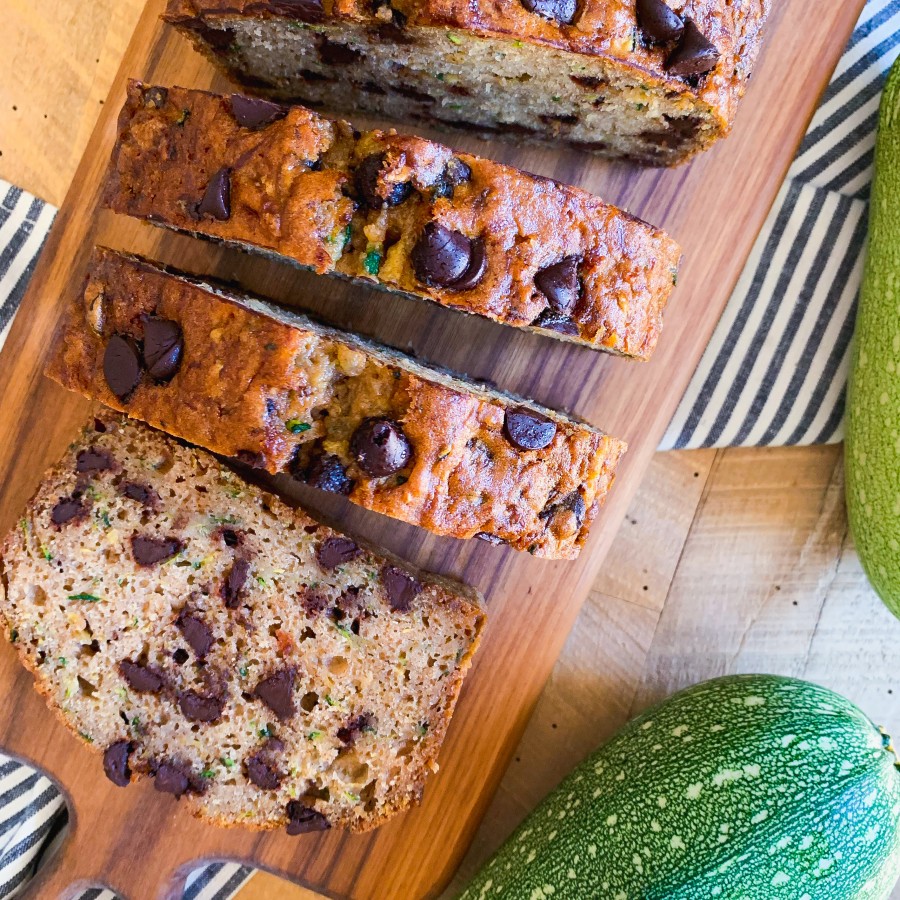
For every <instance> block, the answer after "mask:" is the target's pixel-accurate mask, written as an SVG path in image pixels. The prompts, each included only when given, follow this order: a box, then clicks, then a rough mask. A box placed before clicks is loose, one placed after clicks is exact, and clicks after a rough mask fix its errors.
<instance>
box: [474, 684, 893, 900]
mask: <svg viewBox="0 0 900 900" xmlns="http://www.w3.org/2000/svg"><path fill="white" fill-rule="evenodd" d="M898 821H900V770H898V768H897V759H896V756H895V755H894V753H893V750H892V748H891V746H890V741H889V739H888V737H887V736H886V735H885V734H884V733H883V732H882V731H881V730H880V729H878V728H876V727H875V726H874V725H873V724H872V723H871V722H870V721H869V720H868V719H867V718H866V716H865V715H863V713H862V712H860V710H859V709H857V707H855V706H854V705H853V704H851V703H850V702H849V701H847V700H845V699H844V698H843V697H840V696H839V695H837V694H835V693H833V692H831V691H828V690H826V689H825V688H821V687H817V686H815V685H812V684H808V683H806V682H802V681H797V680H794V679H790V678H779V677H775V676H765V675H746V676H731V677H728V678H720V679H716V680H714V681H709V682H706V683H704V684H700V685H697V686H695V687H692V688H689V689H688V690H686V691H682V692H681V693H679V694H676V695H675V696H674V697H672V698H670V699H669V700H667V701H666V702H664V703H662V704H660V705H659V706H657V707H655V708H653V709H651V710H649V711H648V712H646V713H645V714H644V715H642V716H640V717H639V718H637V719H635V720H634V721H632V722H631V723H629V724H628V725H627V726H626V727H625V728H624V729H623V730H622V731H620V732H619V733H618V735H616V736H615V737H614V738H613V739H612V740H611V741H610V742H609V743H608V744H606V745H605V746H604V747H602V748H601V749H600V750H598V751H597V752H596V753H595V754H594V755H593V756H592V757H590V758H589V759H588V760H587V761H586V762H584V763H583V764H582V765H581V766H580V767H579V768H578V769H576V770H575V772H573V773H572V774H571V775H570V776H569V777H568V778H567V779H566V780H565V781H564V782H563V783H562V784H561V785H560V786H559V787H558V788H557V789H556V790H555V791H554V792H553V793H552V794H551V795H550V796H549V797H548V798H547V799H546V800H544V802H543V803H542V804H541V805H540V806H539V807H538V808H537V809H536V810H535V811H534V813H532V814H531V816H529V817H528V819H527V820H526V821H525V822H524V823H523V824H522V825H521V826H520V828H519V829H518V830H517V831H516V832H515V834H513V836H512V837H511V838H510V840H509V841H508V842H507V843H506V844H505V845H504V846H503V847H502V848H501V849H500V851H499V852H498V853H497V854H496V856H494V857H493V859H491V860H490V861H489V862H488V864H487V865H486V866H485V867H484V868H483V869H482V870H481V872H479V873H478V875H477V876H476V877H475V879H474V880H473V881H472V882H471V884H470V885H469V886H468V887H467V888H466V890H465V891H464V892H463V894H462V896H461V898H460V900H481V898H494V897H503V898H506V900H551V898H552V900H705V898H711V900H715V898H719V900H885V898H886V897H887V896H888V895H889V894H890V891H891V889H892V887H893V885H894V883H895V882H896V880H897V876H898V874H900V829H898Z"/></svg>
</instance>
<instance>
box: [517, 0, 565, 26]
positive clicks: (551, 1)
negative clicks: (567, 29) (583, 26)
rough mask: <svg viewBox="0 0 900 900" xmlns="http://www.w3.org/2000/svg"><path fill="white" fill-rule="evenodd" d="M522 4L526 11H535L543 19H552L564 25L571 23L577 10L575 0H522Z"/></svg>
mask: <svg viewBox="0 0 900 900" xmlns="http://www.w3.org/2000/svg"><path fill="white" fill-rule="evenodd" d="M522 6H524V7H525V9H527V10H528V12H533V13H536V14H537V15H539V16H543V17H544V18H545V19H552V20H553V21H555V22H560V23H562V24H564V25H569V24H571V22H572V20H573V19H574V18H575V13H576V12H577V11H578V4H577V3H576V0H522Z"/></svg>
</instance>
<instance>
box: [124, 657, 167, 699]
mask: <svg viewBox="0 0 900 900" xmlns="http://www.w3.org/2000/svg"><path fill="white" fill-rule="evenodd" d="M119 674H120V675H121V676H122V677H123V678H124V679H125V681H126V682H127V684H128V686H129V687H130V688H131V689H132V690H133V691H137V692H138V693H139V694H158V693H159V692H160V691H161V690H162V686H163V677H162V675H161V674H160V673H159V672H158V671H157V670H156V669H152V668H150V666H144V665H141V663H136V662H132V661H131V660H130V659H123V660H122V661H121V662H120V663H119Z"/></svg>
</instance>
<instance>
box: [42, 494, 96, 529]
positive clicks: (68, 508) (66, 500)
mask: <svg viewBox="0 0 900 900" xmlns="http://www.w3.org/2000/svg"><path fill="white" fill-rule="evenodd" d="M86 515H87V507H86V506H85V505H84V502H83V501H82V500H81V498H80V497H74V496H73V497H63V498H62V499H61V500H60V501H59V502H58V503H57V504H56V506H54V507H53V510H52V511H51V513H50V521H51V522H52V523H53V524H54V525H65V524H66V523H67V522H71V521H73V520H76V521H77V520H78V519H83V518H84V517H85V516H86Z"/></svg>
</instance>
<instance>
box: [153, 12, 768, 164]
mask: <svg viewBox="0 0 900 900" xmlns="http://www.w3.org/2000/svg"><path fill="white" fill-rule="evenodd" d="M770 7H771V0H740V2H735V0H691V2H690V3H687V2H684V0H674V2H673V0H668V5H667V3H666V2H664V0H588V2H584V3H578V2H576V0H490V2H488V0H469V2H465V3H461V2H459V3H450V2H447V0H374V2H373V0H290V2H285V0H169V3H168V8H167V11H166V19H167V20H168V21H169V22H171V23H173V24H174V25H175V26H176V27H178V28H179V29H180V30H181V31H183V32H184V33H185V34H186V35H187V36H188V37H189V38H190V39H191V40H192V41H193V42H194V44H195V46H196V47H197V48H198V49H199V50H200V51H201V52H203V53H204V54H205V55H206V56H208V57H209V58H210V59H211V60H212V61H213V62H214V63H215V64H216V65H218V66H219V67H220V68H222V69H223V70H224V71H225V73H226V74H227V75H228V76H229V77H230V78H232V79H233V80H235V81H238V82H239V83H241V84H243V85H245V86H247V87H249V88H252V89H253V90H255V91H259V92H261V93H263V94H265V95H267V96H269V97H271V98H273V99H281V100H285V99H296V100H301V101H303V102H307V103H310V104H312V105H323V106H325V107H327V108H329V109H341V110H347V111H354V110H360V109H364V110H368V111H370V112H373V113H376V114H378V115H380V116H385V117H387V118H389V119H394V120H400V121H407V122H415V123H422V124H425V125H428V126H443V127H449V128H456V129H463V130H466V131H471V132H474V133H476V134H478V135H480V136H483V137H501V138H506V139H509V140H514V141H516V142H521V141H523V140H532V141H537V142H550V143H554V144H557V143H562V142H565V143H567V144H569V145H570V146H573V147H576V148H578V149H583V150H587V151H590V152H595V153H600V154H604V155H607V156H624V157H628V158H631V159H634V160H637V161H639V162H642V163H647V164H650V165H675V164H678V163H681V162H684V161H685V160H686V159H689V158H690V157H691V156H692V155H694V154H695V153H697V152H698V151H700V150H704V149H706V148H708V147H709V146H711V145H712V144H713V143H714V142H715V141H716V140H718V139H719V138H720V137H722V136H723V135H726V134H727V133H728V132H729V131H730V129H731V126H732V123H733V121H734V116H735V113H736V111H737V106H738V103H739V101H740V99H741V97H742V95H743V93H744V90H745V88H746V85H747V82H748V80H749V78H750V75H751V72H752V70H753V66H754V63H755V61H756V57H757V54H758V52H759V46H760V32H761V29H762V26H763V23H764V21H765V19H766V16H767V15H768V12H769V9H770Z"/></svg>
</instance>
